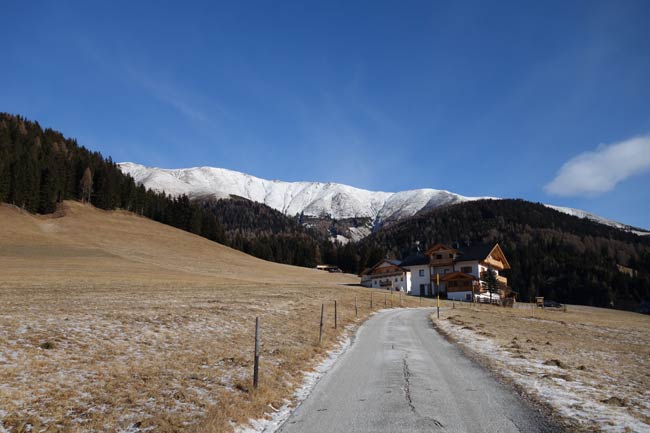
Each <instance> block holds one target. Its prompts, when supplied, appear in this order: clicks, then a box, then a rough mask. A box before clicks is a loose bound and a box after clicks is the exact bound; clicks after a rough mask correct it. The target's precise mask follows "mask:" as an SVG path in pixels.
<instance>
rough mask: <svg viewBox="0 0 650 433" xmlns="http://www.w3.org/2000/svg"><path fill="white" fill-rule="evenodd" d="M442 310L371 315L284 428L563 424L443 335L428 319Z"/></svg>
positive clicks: (309, 431)
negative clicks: (463, 352)
mask: <svg viewBox="0 0 650 433" xmlns="http://www.w3.org/2000/svg"><path fill="white" fill-rule="evenodd" d="M434 311H435V310H431V309H408V310H402V309H397V310H390V311H386V312H382V313H379V314H377V315H375V316H374V317H372V318H370V319H369V320H368V321H367V322H366V323H365V324H364V325H363V326H362V327H361V328H360V329H359V331H358V332H357V334H356V338H355V340H354V341H353V343H352V346H351V347H350V348H349V349H348V350H347V352H345V353H344V354H343V355H341V357H340V358H339V360H338V361H337V362H336V364H335V365H334V367H333V368H332V370H331V371H329V372H328V373H327V374H326V375H325V376H324V377H323V378H322V379H321V380H320V382H318V383H317V384H316V386H315V387H314V389H313V391H312V393H311V395H310V396H309V397H308V398H307V399H306V400H305V401H304V402H302V404H301V405H299V406H298V408H297V409H296V411H295V412H294V413H293V414H292V415H291V416H290V417H289V418H288V419H287V421H286V422H285V423H284V424H283V425H282V426H281V427H280V429H279V430H278V431H279V432H282V433H347V432H355V433H361V432H368V433H371V432H372V433H380V432H407V433H411V432H498V433H508V432H559V431H562V429H561V428H559V427H558V426H555V425H554V424H552V423H551V422H548V421H546V420H545V418H544V416H543V415H542V414H541V413H540V412H538V411H537V410H536V409H535V408H534V407H532V406H531V405H530V404H529V403H528V402H526V401H525V400H524V399H522V398H521V397H519V396H518V395H517V394H516V393H515V392H513V391H512V390H510V389H509V388H507V387H506V386H504V385H502V384H500V383H499V382H497V380H496V379H495V378H494V377H492V376H491V375H490V374H489V373H488V372H487V371H486V370H484V369H483V368H482V367H480V366H478V365H477V364H476V363H474V362H473V361H471V360H470V359H468V358H466V357H465V356H464V355H463V354H462V353H461V352H460V351H459V350H458V349H457V348H455V347H454V346H453V345H451V344H450V343H448V342H447V341H446V340H445V339H444V338H443V337H441V336H440V335H439V334H438V333H437V332H436V331H435V330H434V329H433V327H432V326H431V323H430V321H429V319H428V317H429V316H430V315H431V314H432V313H433V312H434Z"/></svg>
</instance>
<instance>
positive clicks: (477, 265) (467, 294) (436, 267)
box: [361, 243, 510, 301]
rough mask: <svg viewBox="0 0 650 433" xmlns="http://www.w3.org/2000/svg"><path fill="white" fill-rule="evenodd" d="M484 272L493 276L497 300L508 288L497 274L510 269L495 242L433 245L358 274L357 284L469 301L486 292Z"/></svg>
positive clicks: (386, 261)
mask: <svg viewBox="0 0 650 433" xmlns="http://www.w3.org/2000/svg"><path fill="white" fill-rule="evenodd" d="M488 269H491V270H493V271H494V273H495V275H496V279H497V282H498V285H499V287H500V290H499V292H500V293H498V294H494V295H493V296H494V298H495V299H499V295H501V296H503V295H504V294H505V293H504V292H505V290H506V288H507V286H508V280H507V279H506V278H505V277H504V276H503V275H501V274H500V273H501V272H503V271H504V270H506V269H510V264H509V263H508V260H507V259H506V256H505V254H504V253H503V250H501V247H500V246H499V244H498V243H492V244H473V245H469V246H462V247H457V248H452V247H449V246H447V245H444V244H436V245H434V246H432V247H431V248H429V249H428V250H427V251H426V252H425V253H424V254H423V253H420V252H418V253H415V254H412V255H410V256H408V257H407V258H405V259H404V260H401V261H400V260H389V259H384V260H381V261H380V262H379V263H377V264H376V265H375V266H373V267H371V268H369V269H367V270H366V271H364V272H363V273H362V274H361V284H362V285H364V286H366V287H374V288H386V289H393V290H399V291H403V292H405V293H408V294H410V295H414V296H435V295H437V294H438V293H440V294H442V295H443V296H444V295H445V294H446V297H447V298H448V299H455V300H459V301H461V300H462V301H471V300H472V299H473V298H475V297H477V296H483V295H484V294H485V293H486V290H487V289H486V285H485V283H484V282H483V281H482V278H483V277H484V275H485V272H487V271H488Z"/></svg>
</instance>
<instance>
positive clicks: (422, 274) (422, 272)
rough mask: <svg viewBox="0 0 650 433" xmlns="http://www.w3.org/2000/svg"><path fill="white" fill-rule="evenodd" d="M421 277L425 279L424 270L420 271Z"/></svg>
mask: <svg viewBox="0 0 650 433" xmlns="http://www.w3.org/2000/svg"><path fill="white" fill-rule="evenodd" d="M420 276H421V277H424V269H420Z"/></svg>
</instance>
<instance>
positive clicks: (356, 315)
mask: <svg viewBox="0 0 650 433" xmlns="http://www.w3.org/2000/svg"><path fill="white" fill-rule="evenodd" d="M354 317H359V308H358V307H357V297H356V296H355V297H354Z"/></svg>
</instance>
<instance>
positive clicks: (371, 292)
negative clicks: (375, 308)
mask: <svg viewBox="0 0 650 433" xmlns="http://www.w3.org/2000/svg"><path fill="white" fill-rule="evenodd" d="M370 309H371V310H372V292H370Z"/></svg>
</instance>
